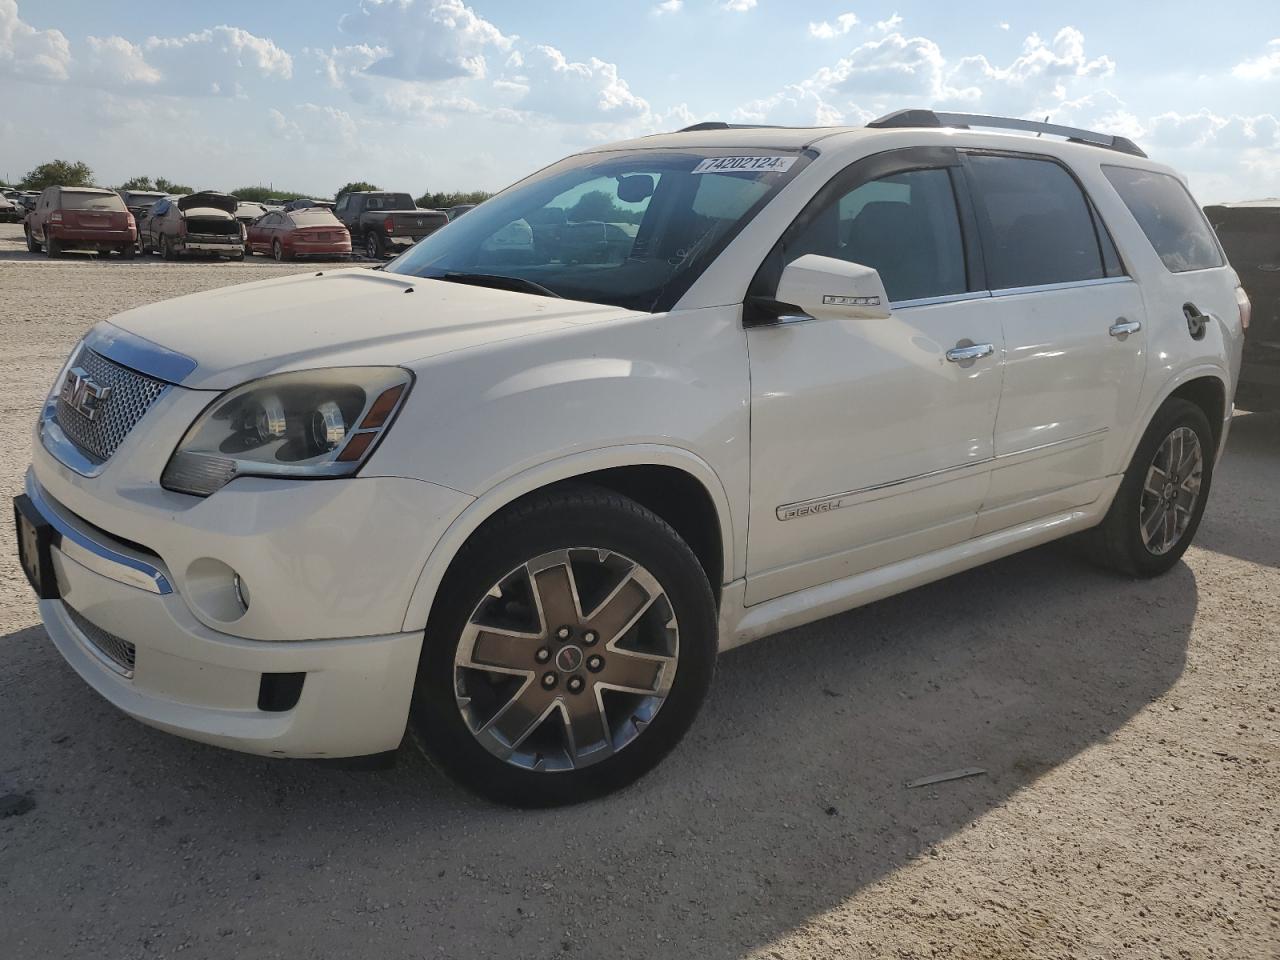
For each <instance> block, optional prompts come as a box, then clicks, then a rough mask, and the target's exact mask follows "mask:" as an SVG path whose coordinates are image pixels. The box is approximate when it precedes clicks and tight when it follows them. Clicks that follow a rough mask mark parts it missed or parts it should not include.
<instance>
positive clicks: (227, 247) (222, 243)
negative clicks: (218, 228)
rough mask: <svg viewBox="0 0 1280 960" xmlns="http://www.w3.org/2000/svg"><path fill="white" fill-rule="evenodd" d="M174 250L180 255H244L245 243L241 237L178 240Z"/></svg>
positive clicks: (174, 244)
mask: <svg viewBox="0 0 1280 960" xmlns="http://www.w3.org/2000/svg"><path fill="white" fill-rule="evenodd" d="M173 248H174V249H175V250H177V251H179V252H180V253H187V252H190V253H229V254H236V253H243V252H244V241H243V240H241V239H240V238H239V237H228V238H227V239H226V240H215V239H209V238H204V237H201V238H200V239H198V240H183V239H181V238H179V239H177V240H175V241H174V243H173Z"/></svg>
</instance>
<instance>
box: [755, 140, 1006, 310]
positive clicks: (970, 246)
mask: <svg viewBox="0 0 1280 960" xmlns="http://www.w3.org/2000/svg"><path fill="white" fill-rule="evenodd" d="M961 163H962V161H961V158H960V152H959V151H958V150H957V149H956V148H955V147H946V146H920V147H900V148H897V149H894V150H885V151H883V152H881V153H873V154H871V155H869V156H866V157H861V158H860V159H858V160H855V161H854V162H853V163H850V164H849V165H848V166H845V167H843V168H842V169H840V170H839V171H837V172H836V173H835V174H833V175H832V176H831V178H830V179H829V180H828V181H827V182H826V183H824V184H823V185H822V186H821V187H819V188H818V190H817V192H815V193H814V195H813V196H812V197H810V198H809V201H808V202H807V203H806V204H805V205H804V207H803V208H802V209H801V210H800V212H799V213H798V214H796V216H795V218H794V219H793V220H792V221H791V223H790V224H788V225H787V227H786V229H785V230H783V231H782V234H781V236H779V238H778V240H777V241H776V242H775V243H774V245H773V247H772V248H771V249H770V251H769V253H768V254H766V255H765V258H764V260H763V261H762V262H761V263H760V266H759V267H758V268H757V269H756V272H755V274H754V275H753V276H752V278H751V282H750V283H749V284H748V285H747V296H746V299H745V301H744V302H743V307H742V324H743V326H744V327H762V326H774V325H776V324H779V323H783V322H788V321H790V320H794V319H799V318H803V317H804V312H803V311H802V310H801V309H800V308H799V307H797V306H796V305H795V304H790V303H781V302H779V301H778V300H777V292H778V282H779V281H780V280H781V278H782V270H783V268H784V267H785V266H786V264H785V262H784V258H785V251H786V246H787V243H788V242H790V241H794V239H795V237H796V236H797V235H798V234H800V233H801V232H802V231H804V230H805V229H807V228H808V226H809V225H810V224H811V223H812V222H813V220H814V219H815V217H816V216H817V215H818V213H819V212H821V211H823V210H825V209H826V207H827V206H829V205H830V204H831V203H832V202H838V201H839V198H840V197H843V196H844V195H845V194H847V193H849V192H851V191H853V190H855V189H857V188H858V187H860V186H862V185H864V184H867V183H871V182H873V181H876V180H882V179H884V178H885V177H889V176H893V175H894V174H898V173H912V172H915V171H918V170H946V171H947V172H948V175H949V179H950V181H951V193H952V196H953V197H954V198H955V202H956V214H957V218H958V220H959V225H960V238H961V247H962V249H963V251H964V259H965V278H966V283H965V286H966V287H968V289H967V290H965V291H964V292H963V293H949V294H942V295H940V296H937V297H924V298H920V299H916V300H898V301H890V306H891V307H894V308H896V309H903V308H909V307H915V306H925V305H928V304H936V303H953V302H959V301H963V300H979V299H985V298H987V297H989V296H990V295H991V294H990V291H989V290H987V289H986V266H985V261H984V259H983V256H982V245H981V242H980V240H979V237H978V233H977V215H976V213H975V211H974V208H973V198H972V196H971V194H970V191H969V184H968V182H967V180H966V179H965V178H964V176H963V175H962V173H961V169H960V168H961Z"/></svg>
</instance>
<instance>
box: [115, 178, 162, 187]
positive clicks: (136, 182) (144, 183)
mask: <svg viewBox="0 0 1280 960" xmlns="http://www.w3.org/2000/svg"><path fill="white" fill-rule="evenodd" d="M155 188H156V186H155V184H154V183H152V182H151V178H150V177H130V178H129V179H128V180H126V181H125V182H124V183H122V184H120V186H119V187H117V189H118V190H154V189H155Z"/></svg>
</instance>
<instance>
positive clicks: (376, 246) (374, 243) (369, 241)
mask: <svg viewBox="0 0 1280 960" xmlns="http://www.w3.org/2000/svg"><path fill="white" fill-rule="evenodd" d="M364 254H365V256H366V257H368V258H369V259H370V260H381V259H383V257H385V256H386V247H385V245H384V244H383V242H382V237H381V236H380V235H379V234H378V233H376V232H374V231H373V230H370V231H369V232H368V233H366V234H365V235H364Z"/></svg>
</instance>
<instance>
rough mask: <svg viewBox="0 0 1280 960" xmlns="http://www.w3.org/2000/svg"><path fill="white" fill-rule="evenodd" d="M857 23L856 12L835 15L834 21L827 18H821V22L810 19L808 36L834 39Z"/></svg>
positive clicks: (841, 35)
mask: <svg viewBox="0 0 1280 960" xmlns="http://www.w3.org/2000/svg"><path fill="white" fill-rule="evenodd" d="M857 25H858V15H857V14H856V13H842V14H840V16H838V17H836V19H835V22H834V23H832V22H830V21H828V20H823V21H822V22H821V23H814V22H812V21H810V22H809V36H811V37H817V38H818V39H819V40H834V39H835V38H836V37H843V36H844V35H845V34H846V33H848V32H849V31H850V30H852V29H853V28H854V27H856V26H857Z"/></svg>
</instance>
